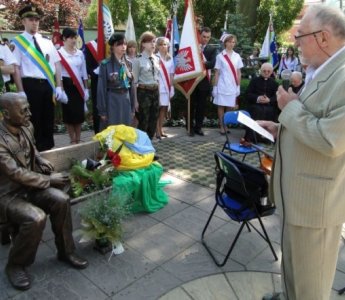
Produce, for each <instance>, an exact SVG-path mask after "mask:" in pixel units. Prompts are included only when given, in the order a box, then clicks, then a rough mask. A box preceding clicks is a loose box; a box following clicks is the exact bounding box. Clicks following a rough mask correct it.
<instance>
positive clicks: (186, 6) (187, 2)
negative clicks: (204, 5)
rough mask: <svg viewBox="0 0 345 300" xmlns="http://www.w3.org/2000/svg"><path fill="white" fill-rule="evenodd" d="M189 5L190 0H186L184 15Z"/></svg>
mask: <svg viewBox="0 0 345 300" xmlns="http://www.w3.org/2000/svg"><path fill="white" fill-rule="evenodd" d="M188 6H189V0H184V15H185V16H186V13H187V9H188Z"/></svg>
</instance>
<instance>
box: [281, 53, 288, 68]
mask: <svg viewBox="0 0 345 300" xmlns="http://www.w3.org/2000/svg"><path fill="white" fill-rule="evenodd" d="M285 59H286V57H285V56H283V58H282V61H283V67H284V69H288V66H287V65H286V61H285Z"/></svg>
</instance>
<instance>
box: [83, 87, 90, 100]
mask: <svg viewBox="0 0 345 300" xmlns="http://www.w3.org/2000/svg"><path fill="white" fill-rule="evenodd" d="M89 99H90V93H89V90H88V89H85V90H84V101H88V100H89Z"/></svg>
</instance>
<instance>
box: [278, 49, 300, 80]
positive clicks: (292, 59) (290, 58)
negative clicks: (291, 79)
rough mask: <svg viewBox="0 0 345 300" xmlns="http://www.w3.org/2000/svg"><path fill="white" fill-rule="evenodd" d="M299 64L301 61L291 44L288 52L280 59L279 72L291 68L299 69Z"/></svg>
mask: <svg viewBox="0 0 345 300" xmlns="http://www.w3.org/2000/svg"><path fill="white" fill-rule="evenodd" d="M298 65H299V61H298V58H297V56H296V55H295V49H294V47H292V46H290V47H288V48H287V50H286V54H284V55H283V56H282V58H281V60H280V64H279V70H278V74H279V76H280V74H281V73H282V71H284V70H291V71H292V72H293V71H297V66H298Z"/></svg>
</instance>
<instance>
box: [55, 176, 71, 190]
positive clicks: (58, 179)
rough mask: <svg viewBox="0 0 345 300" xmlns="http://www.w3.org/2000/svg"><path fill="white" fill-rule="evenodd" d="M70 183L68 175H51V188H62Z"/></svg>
mask: <svg viewBox="0 0 345 300" xmlns="http://www.w3.org/2000/svg"><path fill="white" fill-rule="evenodd" d="M69 181H70V179H69V177H68V175H67V174H63V173H52V174H50V186H53V187H57V188H60V187H63V186H65V185H66V184H68V183H69Z"/></svg>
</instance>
